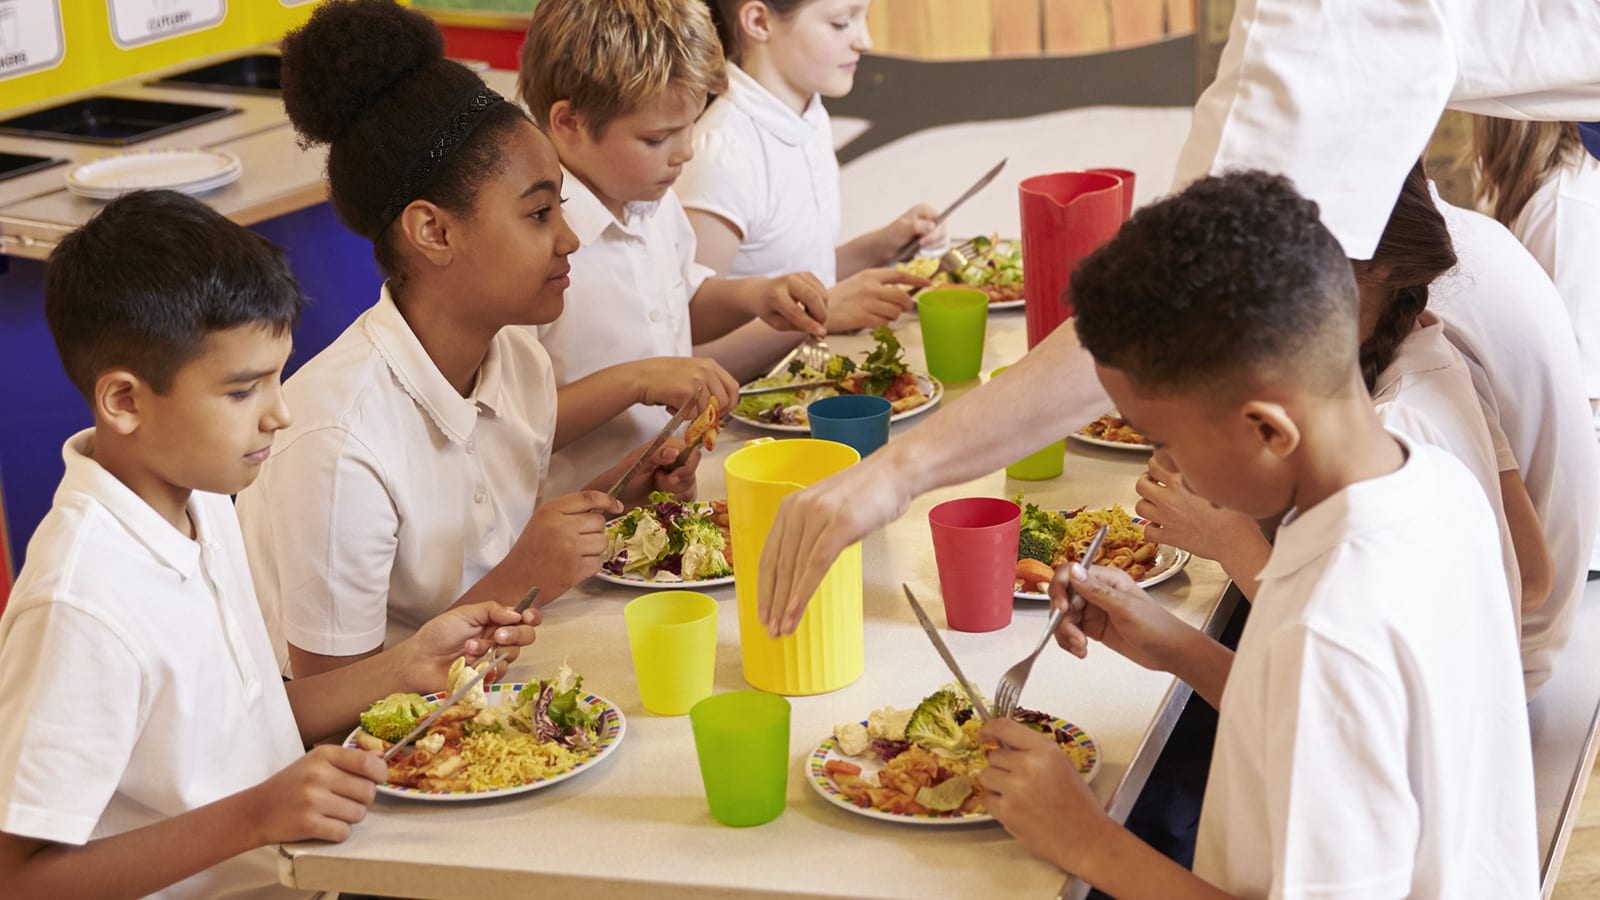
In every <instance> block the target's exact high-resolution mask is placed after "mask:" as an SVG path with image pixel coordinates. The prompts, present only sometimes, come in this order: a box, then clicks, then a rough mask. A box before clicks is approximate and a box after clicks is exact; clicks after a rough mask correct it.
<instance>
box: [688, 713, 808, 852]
mask: <svg viewBox="0 0 1600 900" xmlns="http://www.w3.org/2000/svg"><path fill="white" fill-rule="evenodd" d="M689 723H690V725H691V726H693V728H694V749H695V754H696V755H697V756H698V757H699V758H700V779H701V781H703V782H704V783H705V786H706V804H707V805H708V806H710V807H711V817H712V818H713V819H716V820H717V821H718V822H721V823H722V824H724V825H733V826H736V827H743V826H747V825H760V824H763V823H765V822H770V821H772V820H773V819H776V818H777V817H778V816H779V814H781V813H782V812H783V806H784V797H785V795H786V794H787V793H788V790H789V701H788V700H785V699H784V698H782V697H780V696H778V695H777V694H768V693H766V692H765V691H730V692H728V693H726V694H714V695H712V696H710V697H707V698H706V699H704V700H701V701H700V702H699V703H696V704H695V705H694V708H693V709H690V710H689Z"/></svg>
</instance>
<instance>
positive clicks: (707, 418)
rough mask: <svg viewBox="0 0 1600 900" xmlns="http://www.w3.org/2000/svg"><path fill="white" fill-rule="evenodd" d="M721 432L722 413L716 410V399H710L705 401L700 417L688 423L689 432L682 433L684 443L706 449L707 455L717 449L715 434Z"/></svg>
mask: <svg viewBox="0 0 1600 900" xmlns="http://www.w3.org/2000/svg"><path fill="white" fill-rule="evenodd" d="M721 430H722V413H721V410H719V409H717V398H715V397H712V398H711V399H709V400H707V401H706V408H705V409H702V410H701V411H700V415H699V417H698V418H696V419H695V420H694V421H693V422H690V423H689V430H688V431H687V432H685V433H684V443H686V444H688V445H689V446H690V447H693V446H694V445H696V444H699V445H700V446H702V447H704V448H706V452H707V453H709V452H711V451H712V450H715V449H717V433H718V432H720V431H721Z"/></svg>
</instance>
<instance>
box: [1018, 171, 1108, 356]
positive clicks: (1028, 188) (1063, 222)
mask: <svg viewBox="0 0 1600 900" xmlns="http://www.w3.org/2000/svg"><path fill="white" fill-rule="evenodd" d="M1131 175H1132V173H1129V176H1130V177H1129V178H1128V179H1127V180H1126V183H1125V182H1124V179H1123V178H1122V177H1121V176H1120V175H1117V174H1112V173H1111V172H1110V171H1105V170H1102V171H1092V172H1058V173H1056V174H1054V175H1036V176H1034V177H1033V178H1028V179H1025V180H1024V181H1023V182H1022V183H1021V184H1020V185H1018V186H1017V193H1018V196H1019V201H1020V205H1021V207H1022V271H1023V272H1024V277H1025V279H1026V284H1027V297H1028V299H1027V306H1026V311H1027V316H1028V348H1029V349H1030V350H1031V349H1032V348H1033V347H1035V346H1036V345H1038V343H1039V342H1040V341H1042V340H1044V339H1045V338H1046V337H1047V336H1048V335H1049V334H1050V332H1052V331H1054V330H1056V326H1058V325H1060V324H1061V323H1062V322H1065V321H1066V320H1067V319H1068V318H1070V317H1071V316H1072V297H1071V296H1070V294H1069V292H1068V285H1069V283H1070V280H1071V278H1072V273H1073V272H1074V271H1075V270H1076V269H1077V268H1078V261H1079V260H1081V259H1083V258H1084V257H1085V256H1088V255H1089V254H1090V253H1093V252H1094V251H1095V249H1096V248H1098V247H1099V246H1100V245H1101V244H1104V243H1105V242H1106V241H1109V240H1111V238H1112V236H1114V235H1115V234H1116V233H1117V229H1118V228H1121V227H1122V222H1123V219H1124V218H1125V216H1126V215H1127V212H1126V211H1127V210H1131V208H1132V206H1133V182H1132V178H1131ZM1124 191H1126V194H1127V196H1126V197H1124Z"/></svg>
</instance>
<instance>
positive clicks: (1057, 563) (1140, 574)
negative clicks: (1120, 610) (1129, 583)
mask: <svg viewBox="0 0 1600 900" xmlns="http://www.w3.org/2000/svg"><path fill="white" fill-rule="evenodd" d="M1016 501H1017V505H1018V506H1021V507H1022V530H1021V534H1020V535H1019V536H1018V538H1017V573H1016V589H1017V590H1019V591H1026V592H1029V593H1039V594H1043V593H1046V592H1047V591H1048V590H1049V585H1050V579H1051V577H1053V574H1054V573H1053V570H1054V569H1057V568H1060V567H1061V566H1063V565H1066V564H1067V563H1074V562H1080V561H1082V557H1083V554H1084V552H1085V551H1087V550H1088V549H1089V542H1090V541H1092V540H1093V539H1094V534H1095V532H1096V531H1098V530H1099V529H1100V526H1101V525H1106V526H1108V529H1107V531H1106V540H1105V543H1104V544H1102V545H1101V547H1100V555H1099V556H1098V557H1096V558H1095V559H1094V560H1091V562H1092V563H1093V564H1095V565H1102V566H1116V567H1117V568H1119V569H1121V570H1123V571H1124V572H1127V573H1128V575H1129V576H1131V577H1132V578H1133V580H1134V581H1139V580H1142V579H1143V578H1144V577H1145V576H1147V575H1149V574H1150V570H1151V568H1152V567H1154V565H1155V562H1156V556H1157V555H1158V554H1159V552H1160V545H1158V544H1157V543H1156V542H1154V541H1149V540H1145V536H1144V526H1143V525H1141V524H1139V523H1138V522H1135V521H1134V520H1133V517H1132V516H1130V515H1128V512H1127V510H1125V509H1123V508H1122V506H1121V505H1120V504H1113V505H1112V506H1111V508H1110V509H1088V508H1086V507H1079V508H1078V509H1075V510H1071V511H1069V512H1065V513H1060V512H1056V511H1054V510H1048V511H1047V510H1044V509H1041V508H1040V507H1039V505H1038V504H1036V503H1029V502H1028V501H1027V500H1026V499H1025V498H1024V497H1023V495H1022V494H1018V495H1017V497H1016ZM1028 563H1037V564H1038V565H1027V564H1028ZM1041 584H1042V585H1043V586H1041Z"/></svg>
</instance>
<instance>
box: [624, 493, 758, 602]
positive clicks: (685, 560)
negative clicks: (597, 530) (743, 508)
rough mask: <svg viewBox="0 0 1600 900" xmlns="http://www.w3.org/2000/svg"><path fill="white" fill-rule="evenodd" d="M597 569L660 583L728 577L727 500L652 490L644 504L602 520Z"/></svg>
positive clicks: (730, 563)
mask: <svg viewBox="0 0 1600 900" xmlns="http://www.w3.org/2000/svg"><path fill="white" fill-rule="evenodd" d="M601 571H604V572H607V573H610V574H612V575H616V576H625V575H633V576H636V577H638V578H640V579H643V580H645V581H659V582H663V583H672V582H680V581H705V580H707V579H711V578H723V577H726V576H728V575H732V574H733V543H732V539H731V538H730V536H729V532H728V504H727V503H724V502H722V501H716V502H713V503H697V502H694V501H689V500H679V499H678V498H677V497H675V496H673V495H672V494H669V493H666V492H664V491H656V492H655V493H653V494H651V495H650V502H649V503H646V504H645V505H643V506H641V507H638V508H637V509H634V510H632V511H631V512H629V513H628V514H627V515H624V516H619V517H618V518H615V519H612V520H611V521H610V522H609V523H607V524H606V561H605V564H604V565H603V566H602V567H601Z"/></svg>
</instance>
